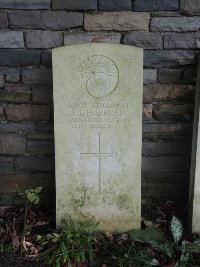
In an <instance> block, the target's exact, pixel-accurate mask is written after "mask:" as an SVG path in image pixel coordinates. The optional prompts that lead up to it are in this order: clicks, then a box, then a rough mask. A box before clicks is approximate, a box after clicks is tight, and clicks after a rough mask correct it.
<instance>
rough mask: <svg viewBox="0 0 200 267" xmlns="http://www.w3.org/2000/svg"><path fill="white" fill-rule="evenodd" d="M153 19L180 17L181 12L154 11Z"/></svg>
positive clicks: (152, 13)
mask: <svg viewBox="0 0 200 267" xmlns="http://www.w3.org/2000/svg"><path fill="white" fill-rule="evenodd" d="M151 16H152V17H180V11H154V12H151Z"/></svg>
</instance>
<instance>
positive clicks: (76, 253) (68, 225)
mask: <svg viewBox="0 0 200 267" xmlns="http://www.w3.org/2000/svg"><path fill="white" fill-rule="evenodd" d="M98 224H99V223H94V222H93V220H91V221H89V222H87V223H76V222H75V221H74V220H72V218H69V220H68V221H67V222H63V229H62V230H61V231H59V232H54V233H51V234H47V235H45V236H43V237H42V236H38V237H37V240H38V241H39V243H40V245H41V248H42V253H41V258H42V259H44V260H45V261H47V262H48V263H49V264H53V266H55V267H61V266H67V267H72V266H74V267H75V266H81V265H80V264H84V263H88V262H89V261H92V260H93V254H94V248H95V242H96V240H95V237H94V231H95V229H96V227H97V226H98ZM78 264H79V265H78Z"/></svg>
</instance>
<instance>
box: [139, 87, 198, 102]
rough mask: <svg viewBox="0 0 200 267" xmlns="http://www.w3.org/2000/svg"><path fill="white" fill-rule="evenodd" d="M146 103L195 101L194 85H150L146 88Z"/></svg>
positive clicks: (144, 98) (144, 99)
mask: <svg viewBox="0 0 200 267" xmlns="http://www.w3.org/2000/svg"><path fill="white" fill-rule="evenodd" d="M143 91H144V97H143V101H144V103H155V102H167V101H169V100H170V101H172V100H176V101H183V100H185V101H186V102H187V101H190V100H193V99H194V95H195V86H192V85H171V84H170V85H167V84H162V85H161V84H150V85H145V86H144V90H143Z"/></svg>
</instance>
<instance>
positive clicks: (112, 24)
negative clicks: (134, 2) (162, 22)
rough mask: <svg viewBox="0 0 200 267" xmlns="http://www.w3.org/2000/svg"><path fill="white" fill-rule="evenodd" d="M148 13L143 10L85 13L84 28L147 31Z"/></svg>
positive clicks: (89, 29)
mask: <svg viewBox="0 0 200 267" xmlns="http://www.w3.org/2000/svg"><path fill="white" fill-rule="evenodd" d="M149 21H150V15H149V13H145V12H140V13H137V12H123V13H122V12H103V13H98V14H85V20H84V28H85V29H86V30H88V31H101V30H104V31H106V30H111V31H112V30H116V31H148V29H149Z"/></svg>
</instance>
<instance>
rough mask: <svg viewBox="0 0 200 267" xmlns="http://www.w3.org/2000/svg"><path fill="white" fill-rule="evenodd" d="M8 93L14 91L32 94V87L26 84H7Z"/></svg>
mask: <svg viewBox="0 0 200 267" xmlns="http://www.w3.org/2000/svg"><path fill="white" fill-rule="evenodd" d="M5 90H6V91H13V92H29V93H30V92H31V87H30V85H24V84H6V85H5Z"/></svg>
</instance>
